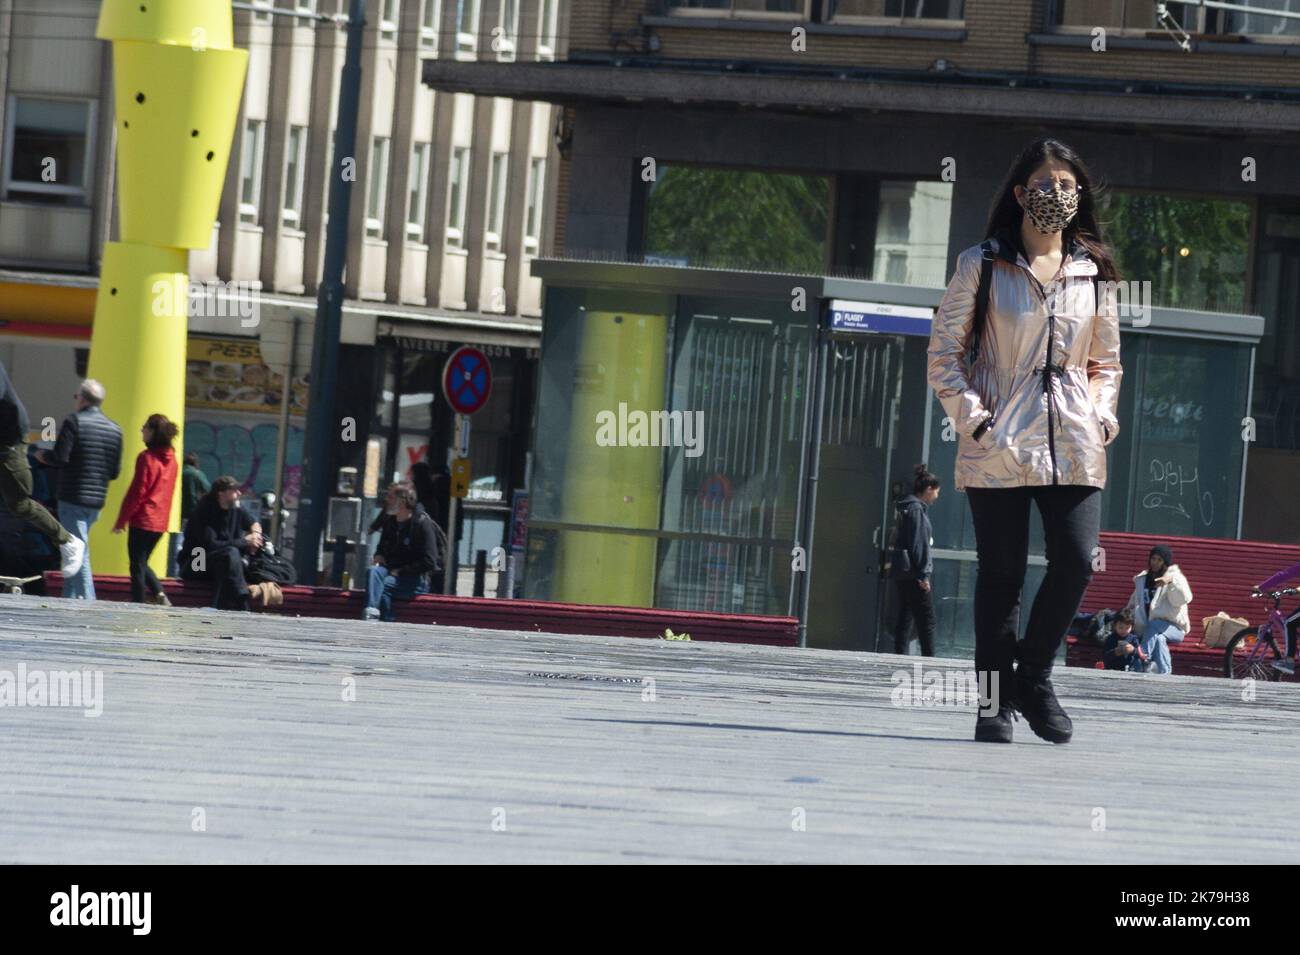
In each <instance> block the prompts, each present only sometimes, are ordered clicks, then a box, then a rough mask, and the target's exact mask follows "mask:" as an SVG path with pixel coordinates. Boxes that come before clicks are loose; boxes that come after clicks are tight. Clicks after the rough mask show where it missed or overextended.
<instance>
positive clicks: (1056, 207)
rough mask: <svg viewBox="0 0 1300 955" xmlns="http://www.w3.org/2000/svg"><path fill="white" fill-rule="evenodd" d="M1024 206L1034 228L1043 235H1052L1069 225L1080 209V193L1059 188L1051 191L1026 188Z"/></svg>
mask: <svg viewBox="0 0 1300 955" xmlns="http://www.w3.org/2000/svg"><path fill="white" fill-rule="evenodd" d="M1023 206H1024V209H1025V214H1026V215H1027V216H1029V221H1030V222H1031V223H1032V224H1033V226H1034V228H1035V229H1037V230H1038V231H1039V232H1041V233H1042V234H1043V235H1051V234H1052V233H1053V232H1060V231H1061V230H1062V229H1064V228H1065V227H1066V226H1067V225H1069V224H1070V220H1071V219H1073V218H1074V215H1075V213H1076V212H1078V211H1079V194H1078V193H1077V192H1075V193H1064V192H1061V191H1060V190H1059V189H1054V190H1052V191H1051V192H1039V191H1038V190H1037V189H1026V190H1025V198H1024V202H1023Z"/></svg>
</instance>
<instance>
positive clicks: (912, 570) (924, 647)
mask: <svg viewBox="0 0 1300 955" xmlns="http://www.w3.org/2000/svg"><path fill="white" fill-rule="evenodd" d="M938 499H939V479H938V478H937V477H935V476H934V475H933V474H931V473H930V472H929V471H927V470H926V468H925V465H924V464H918V465H917V466H916V468H915V477H914V478H913V479H912V493H911V494H908V495H905V496H903V497H900V498H899V499H898V500H897V501H895V502H894V510H895V511H896V512H897V516H896V518H895V527H896V528H897V534H896V536H895V545H894V549H893V552H892V553H891V555H890V566H891V570H890V576H891V577H893V578H894V589H895V590H896V591H897V596H898V616H897V617H896V618H895V619H894V652H895V653H907V650H908V647H909V645H910V644H911V640H910V639H909V634H908V631H909V630H910V629H911V626H912V621H913V620H915V621H916V635H917V637H918V638H920V641H921V656H924V657H932V656H934V601H933V597H932V595H931V593H930V577H931V574H933V572H934V558H933V557H932V556H931V555H930V547H931V545H932V544H933V543H934V530H933V529H932V528H931V526H930V515H929V507H930V505H931V504H933V503H934V502H935V501H937V500H938Z"/></svg>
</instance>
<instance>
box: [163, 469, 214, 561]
mask: <svg viewBox="0 0 1300 955" xmlns="http://www.w3.org/2000/svg"><path fill="white" fill-rule="evenodd" d="M210 490H212V482H211V481H210V480H208V476H207V475H206V474H204V473H203V470H202V469H201V468H200V467H199V456H198V455H197V454H195V453H194V452H193V451H186V452H185V467H184V468H182V469H181V527H182V529H183V528H184V527H185V524H186V522H187V521H188V520H189V519H190V515H191V514H193V513H194V508H195V506H196V505H197V504H198V503H199V499H200V498H202V497H203V495H204V494H207V493H208V491H210ZM182 541H183V535H181V534H173V535H172V543H171V553H170V554H168V555H167V576H168V577H176V576H178V572H179V567H178V561H179V559H180V552H181V543H182Z"/></svg>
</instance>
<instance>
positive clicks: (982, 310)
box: [969, 239, 994, 365]
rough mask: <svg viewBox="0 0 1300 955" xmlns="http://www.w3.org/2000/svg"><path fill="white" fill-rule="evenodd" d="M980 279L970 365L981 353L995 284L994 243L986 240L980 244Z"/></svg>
mask: <svg viewBox="0 0 1300 955" xmlns="http://www.w3.org/2000/svg"><path fill="white" fill-rule="evenodd" d="M980 255H981V259H980V279H979V285H977V286H975V320H974V322H973V323H972V324H971V329H970V349H969V356H970V364H971V365H974V364H975V359H976V358H978V357H979V353H980V339H981V338H983V336H984V322H985V319H986V318H987V316H988V311H989V286H990V285H991V284H992V283H993V255H994V253H993V242H992V240H990V239H985V240H984V242H982V243H981V244H980Z"/></svg>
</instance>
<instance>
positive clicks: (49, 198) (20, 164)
mask: <svg viewBox="0 0 1300 955" xmlns="http://www.w3.org/2000/svg"><path fill="white" fill-rule="evenodd" d="M5 115H6V116H7V117H8V128H7V130H6V135H5V138H4V157H3V158H4V161H3V162H0V168H3V169H4V170H5V172H4V183H3V185H4V193H5V195H6V196H8V197H10V198H15V199H21V200H23V201H24V202H45V203H50V204H54V205H85V204H86V203H87V198H88V197H87V187H86V177H87V174H88V172H89V169H90V131H91V129H92V128H93V127H92V122H91V120H92V117H93V116H94V106H93V104H91V103H90V102H88V101H86V100H57V99H39V98H37V97H30V96H11V97H9V108H8V109H7V110H6V111H5Z"/></svg>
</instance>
